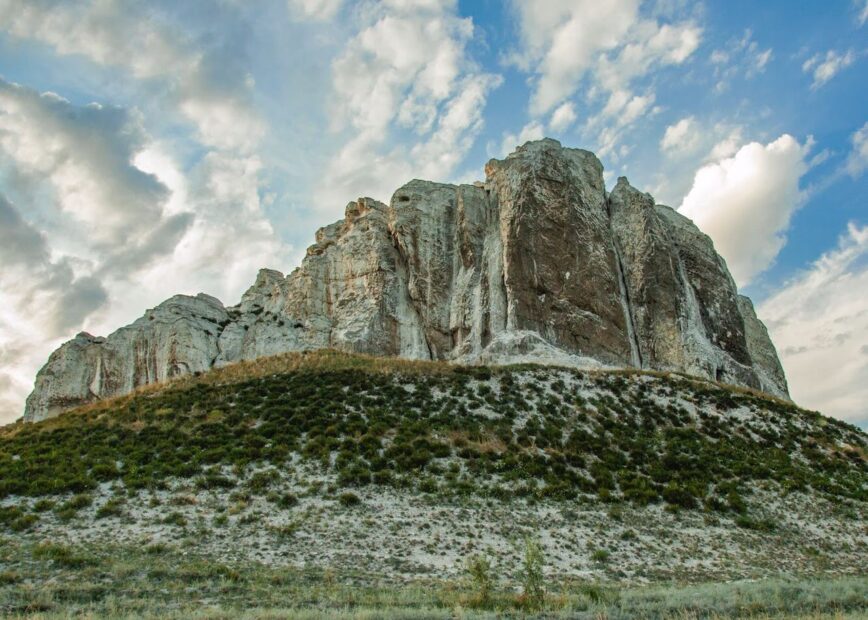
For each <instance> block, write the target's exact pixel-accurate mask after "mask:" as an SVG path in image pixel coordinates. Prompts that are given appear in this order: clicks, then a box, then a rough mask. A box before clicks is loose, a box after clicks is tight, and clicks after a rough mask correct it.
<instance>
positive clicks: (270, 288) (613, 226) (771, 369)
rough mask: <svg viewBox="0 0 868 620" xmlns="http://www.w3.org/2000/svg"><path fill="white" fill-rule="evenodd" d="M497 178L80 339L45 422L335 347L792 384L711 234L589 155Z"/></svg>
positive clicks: (44, 405)
mask: <svg viewBox="0 0 868 620" xmlns="http://www.w3.org/2000/svg"><path fill="white" fill-rule="evenodd" d="M486 177H487V178H486V182H485V183H477V184H474V185H448V184H442V183H431V182H428V181H419V180H414V181H411V182H409V183H407V184H406V185H405V186H403V187H401V188H400V189H398V190H397V191H396V192H395V194H394V196H393V197H392V200H391V202H390V203H389V205H386V204H383V203H381V202H378V201H376V200H373V199H371V198H361V199H359V200H357V201H355V202H351V203H350V204H349V205H347V208H346V212H345V217H344V219H343V220H341V221H339V222H336V223H334V224H331V225H329V226H326V227H324V228H321V229H320V230H319V231H317V233H316V243H314V245H312V246H311V247H310V248H308V250H307V255H306V257H305V258H304V260H303V261H302V264H301V266H300V267H298V268H297V269H296V270H295V271H293V272H292V273H291V274H289V275H288V276H286V277H284V276H283V274H281V273H280V272H277V271H273V270H268V269H263V270H262V271H260V272H259V275H258V276H257V278H256V282H254V284H253V286H251V287H250V289H248V290H247V291H246V292H245V293H244V295H243V296H242V299H241V302H240V303H239V304H238V305H237V306H234V307H230V308H224V307H223V306H222V304H221V303H220V302H219V301H218V300H216V299H214V298H213V297H209V296H207V295H198V296H196V297H187V296H183V295H178V296H175V297H173V298H171V299H169V300H168V301H166V302H164V303H163V304H160V305H159V306H157V307H156V308H154V309H153V310H149V311H148V312H147V313H145V316H144V317H142V318H140V319H139V320H137V321H136V322H134V323H133V324H132V325H129V326H127V327H124V328H121V329H120V330H118V331H116V332H114V333H113V334H111V335H110V336H108V337H107V338H95V337H93V336H90V335H88V334H79V335H78V336H77V337H76V338H74V339H73V340H71V341H69V342H67V343H66V344H64V345H63V346H61V347H60V348H59V349H58V350H57V351H55V352H54V353H53V354H52V355H51V357H50V359H49V361H48V363H47V364H46V365H45V367H44V368H43V369H42V370H41V371H40V372H39V375H38V376H37V379H36V386H35V389H34V392H33V394H32V395H31V396H30V398H29V399H28V401H27V409H26V412H25V418H26V419H28V420H39V419H43V418H46V417H50V416H53V415H56V414H57V413H59V412H61V411H63V410H65V409H68V408H70V407H73V406H76V405H80V404H83V403H87V402H91V401H93V400H96V399H99V398H105V397H108V396H113V395H118V394H124V393H127V392H129V391H131V390H133V389H134V388H136V387H137V386H140V385H145V384H147V383H153V382H155V381H163V380H165V379H168V378H170V377H172V376H176V375H180V374H184V373H189V372H195V371H200V370H207V369H208V368H211V367H213V366H221V365H224V364H227V363H231V362H234V361H237V360H243V359H254V358H257V357H260V356H265V355H272V354H276V353H282V352H287V351H303V350H310V349H319V348H325V347H333V348H337V349H342V350H346V351H354V352H362V353H370V354H374V355H384V356H402V357H407V358H413V359H439V360H451V361H459V362H463V363H487V364H492V363H506V362H513V361H539V362H543V363H559V364H571V365H578V366H601V365H606V366H625V367H636V368H647V369H657V370H671V371H680V372H685V373H689V374H693V375H697V376H700V377H706V378H710V379H715V380H719V381H724V382H728V383H733V384H737V385H744V386H749V387H754V388H758V389H762V390H765V391H767V392H769V393H772V394H776V395H779V396H784V397H786V396H787V386H786V380H785V378H784V374H783V371H782V369H781V366H780V363H779V361H778V358H777V355H776V353H775V350H774V346H773V345H772V343H771V341H770V340H769V337H768V333H767V332H766V330H765V327H764V326H763V325H762V323H761V322H760V321H759V320H758V319H757V317H756V314H755V313H754V311H753V306H752V305H751V303H750V300H748V299H747V298H745V297H740V296H739V295H738V294H737V291H736V286H735V283H734V282H733V280H732V277H731V276H730V275H729V272H728V271H727V268H726V264H725V263H724V261H723V259H722V258H721V257H720V256H718V254H717V253H716V252H715V250H714V246H713V244H712V242H711V240H710V239H709V238H708V237H707V236H706V235H704V234H702V233H701V232H700V231H699V229H698V228H696V226H694V225H693V223H692V222H691V221H690V220H688V219H687V218H685V217H683V216H681V215H680V214H678V213H677V212H675V211H674V210H672V209H670V208H669V207H665V206H661V205H657V204H655V202H654V199H653V198H652V197H651V196H650V195H648V194H645V193H642V192H640V191H638V190H636V189H635V188H633V187H631V186H630V184H629V182H628V181H627V180H626V179H625V178H621V179H619V180H618V183H617V184H616V186H615V188H614V189H613V191H612V192H611V194H607V192H606V189H605V185H604V182H603V167H602V165H601V164H600V162H599V160H598V159H597V158H596V157H595V156H594V154H593V153H590V152H588V151H583V150H579V149H568V148H563V147H561V145H560V144H559V143H558V142H556V141H554V140H548V139H546V140H541V141H537V142H529V143H527V144H525V145H524V146H522V147H520V148H519V149H518V150H517V151H516V152H514V153H512V154H511V155H509V156H508V157H507V158H506V159H504V160H491V161H490V162H489V163H488V165H487V166H486Z"/></svg>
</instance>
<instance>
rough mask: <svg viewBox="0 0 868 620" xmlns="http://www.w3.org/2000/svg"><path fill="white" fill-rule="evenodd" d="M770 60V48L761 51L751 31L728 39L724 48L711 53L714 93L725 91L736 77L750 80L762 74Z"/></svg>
mask: <svg viewBox="0 0 868 620" xmlns="http://www.w3.org/2000/svg"><path fill="white" fill-rule="evenodd" d="M772 58H773V53H772V48H770V47H767V48H765V49H763V48H762V47H761V46H760V44H759V43H758V42H757V41H755V40H754V38H753V31H751V30H750V29H748V30H745V31H744V34H742V36H741V37H740V38H734V39H730V40H729V41H728V42H727V44H726V45H725V46H724V47H722V48H719V49H716V50H714V51H713V52H711V56H710V61H711V64H712V66H713V67H714V79H715V85H714V90H715V92H717V93H721V92H723V91H725V90H727V89H728V88H729V87H730V85H731V83H732V81H733V80H734V79H736V78H737V77H743V78H744V79H748V80H750V79H753V78H755V77H756V76H758V75H760V74H761V73H764V72H765V70H766V67H767V66H768V64H769V62H770V61H771V60H772Z"/></svg>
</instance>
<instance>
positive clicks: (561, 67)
mask: <svg viewBox="0 0 868 620" xmlns="http://www.w3.org/2000/svg"><path fill="white" fill-rule="evenodd" d="M639 4H640V3H639V2H638V0H615V1H612V2H604V3H600V2H594V1H593V0H578V1H571V0H551V1H547V2H544V3H531V2H521V1H520V0H514V2H513V3H512V6H513V10H514V12H515V14H516V17H517V22H518V25H519V35H520V48H519V49H518V50H517V51H516V52H515V53H513V54H512V56H511V57H509V60H511V61H512V63H513V64H515V65H516V66H518V67H519V69H521V70H523V71H527V72H530V73H531V74H532V80H531V84H532V93H531V99H530V106H529V108H530V115H531V117H532V119H534V120H539V119H540V118H541V117H543V116H545V115H547V114H549V113H550V112H551V111H552V110H555V113H554V114H553V116H552V118H553V119H554V116H555V115H557V114H558V110H561V109H564V108H563V106H564V105H567V104H569V105H571V103H570V102H569V99H570V98H571V97H573V96H574V95H575V93H576V92H577V91H578V89H579V86H580V85H581V84H582V81H583V80H584V79H587V80H588V81H589V85H588V87H587V88H586V89H585V93H586V98H587V100H588V102H589V104H591V103H594V102H596V101H599V102H601V104H602V105H601V107H600V108H599V109H598V111H597V113H596V114H593V115H590V116H589V117H588V119H587V121H586V123H585V125H584V127H583V128H582V132H583V133H584V134H585V135H594V136H595V137H596V141H595V144H592V146H594V147H595V150H596V151H597V152H598V154H600V155H611V156H612V157H613V160H617V158H618V157H621V156H622V155H621V154H622V153H626V152H628V151H629V150H630V148H631V147H630V146H629V145H623V144H620V142H621V139H622V136H623V135H624V133H625V129H626V128H627V127H629V126H630V125H632V124H633V123H635V122H636V121H637V120H639V119H641V118H648V117H649V116H652V115H654V114H656V113H657V112H658V111H659V110H660V108H659V107H655V106H654V102H655V101H656V94H655V92H654V89H653V87H652V86H648V85H646V86H645V87H644V89H643V90H644V92H634V86H633V83H634V82H635V81H637V80H639V79H640V78H642V77H645V76H647V75H648V74H650V73H651V72H653V71H655V70H657V69H660V68H663V67H665V66H672V65H681V64H683V63H684V62H685V61H687V59H688V58H690V57H691V56H692V55H693V54H694V52H695V51H696V50H697V49H698V47H699V45H700V43H701V40H702V28H701V27H700V26H698V25H697V24H696V23H695V22H694V21H692V20H686V21H681V22H678V23H662V22H660V21H658V20H656V19H645V18H643V17H641V16H640V12H639ZM588 107H590V106H588ZM561 118H562V117H560V116H559V120H561ZM564 122H566V121H565V120H564ZM550 126H551V127H552V128H553V129H555V130H557V127H556V126H555V125H554V124H551V125H550Z"/></svg>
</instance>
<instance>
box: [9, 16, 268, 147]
mask: <svg viewBox="0 0 868 620" xmlns="http://www.w3.org/2000/svg"><path fill="white" fill-rule="evenodd" d="M138 8H139V7H138V6H136V5H131V4H129V3H125V2H122V1H121V0H90V1H87V2H82V3H69V4H66V3H57V2H51V3H42V2H40V3H35V2H28V1H26V0H0V29H3V30H5V31H6V32H8V33H10V34H11V35H13V36H15V37H20V38H26V39H33V40H36V41H40V42H42V43H45V44H47V45H50V46H52V47H53V48H54V49H55V50H56V51H57V52H58V53H59V54H63V55H81V56H84V57H85V58H88V59H89V60H91V61H93V62H95V63H97V64H99V65H104V66H118V67H124V68H126V69H127V70H129V72H130V74H131V75H132V76H133V77H135V78H137V79H140V80H148V79H155V78H158V79H162V80H164V81H165V82H166V83H167V85H168V87H169V88H168V92H169V93H170V96H172V97H174V98H175V99H176V100H177V104H178V109H179V110H180V111H181V112H182V114H183V115H184V117H185V118H186V119H187V120H188V121H189V122H191V123H192V124H193V125H194V126H195V127H196V129H197V133H198V138H199V140H200V141H202V142H203V143H204V144H207V145H209V146H214V147H216V148H223V149H239V150H242V151H250V150H252V149H253V148H254V147H255V145H256V143H257V142H258V141H259V139H260V138H261V137H262V134H263V132H264V126H263V124H262V121H261V119H260V118H259V117H258V115H257V114H256V113H255V112H254V111H253V108H252V106H251V105H250V102H249V95H250V90H251V87H252V81H251V78H250V76H249V75H248V74H247V73H246V72H244V71H243V70H240V68H239V65H238V64H237V63H236V62H233V58H232V56H233V55H235V54H237V53H238V52H237V50H233V51H232V52H227V51H225V50H220V48H219V47H218V46H214V45H209V46H208V47H207V48H206V47H202V48H199V47H197V46H196V45H195V44H194V42H192V41H188V40H186V38H185V37H184V36H183V35H182V34H181V33H180V32H179V31H177V30H175V29H173V28H171V27H170V26H169V25H168V23H167V22H166V21H165V20H160V19H158V18H156V17H154V15H153V14H152V13H151V12H149V11H147V10H145V11H141V10H138ZM205 50H207V51H205Z"/></svg>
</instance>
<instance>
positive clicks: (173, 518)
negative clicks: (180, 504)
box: [160, 512, 187, 527]
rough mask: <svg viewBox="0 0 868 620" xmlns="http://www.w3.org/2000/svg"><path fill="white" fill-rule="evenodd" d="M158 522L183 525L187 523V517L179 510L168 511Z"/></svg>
mask: <svg viewBox="0 0 868 620" xmlns="http://www.w3.org/2000/svg"><path fill="white" fill-rule="evenodd" d="M160 523H165V524H166V525H177V526H178V527H184V526H185V525H187V518H186V517H185V516H184V515H183V514H181V513H180V512H170V513H169V514H167V515H166V516H165V517H163V519H162V520H160Z"/></svg>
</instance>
